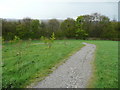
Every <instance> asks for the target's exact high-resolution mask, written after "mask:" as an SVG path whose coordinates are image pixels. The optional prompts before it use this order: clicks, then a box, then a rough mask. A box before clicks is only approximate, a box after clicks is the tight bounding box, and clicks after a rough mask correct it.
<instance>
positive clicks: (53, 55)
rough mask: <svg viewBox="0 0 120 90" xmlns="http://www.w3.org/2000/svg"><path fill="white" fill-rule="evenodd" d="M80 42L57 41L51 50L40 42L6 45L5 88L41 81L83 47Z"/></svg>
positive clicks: (3, 55) (4, 59) (3, 57)
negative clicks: (39, 79) (36, 80)
mask: <svg viewBox="0 0 120 90" xmlns="http://www.w3.org/2000/svg"><path fill="white" fill-rule="evenodd" d="M82 46H83V45H82V42H81V41H80V40H56V41H55V42H54V44H53V45H52V47H51V48H47V46H46V45H44V44H42V42H40V41H22V42H20V43H4V44H3V49H2V60H3V65H2V68H3V77H2V80H3V81H2V83H3V86H2V87H3V88H19V87H23V86H24V85H26V84H29V83H30V82H31V81H32V80H35V79H36V78H41V80H42V79H43V78H44V77H45V76H47V75H48V74H49V73H51V72H52V70H51V69H52V68H53V67H54V66H56V65H58V63H61V62H62V61H63V60H64V58H66V57H68V56H69V55H70V54H71V53H73V52H75V51H77V50H78V49H80V48H81V47H82Z"/></svg>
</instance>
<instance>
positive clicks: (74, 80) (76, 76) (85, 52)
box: [33, 43, 96, 88]
mask: <svg viewBox="0 0 120 90" xmlns="http://www.w3.org/2000/svg"><path fill="white" fill-rule="evenodd" d="M83 44H85V45H86V46H84V47H83V48H81V50H79V51H78V52H77V53H75V54H74V55H72V56H71V57H70V58H69V59H68V60H67V61H66V62H65V63H64V64H63V65H61V66H59V67H58V68H57V69H56V70H55V71H53V73H52V74H50V75H49V76H48V77H46V78H45V79H44V80H43V81H41V82H39V83H38V84H37V85H36V86H34V87H33V88H86V85H87V84H88V80H89V79H90V77H91V75H92V66H91V61H92V60H93V56H94V52H95V48H96V46H95V45H93V44H88V43H83Z"/></svg>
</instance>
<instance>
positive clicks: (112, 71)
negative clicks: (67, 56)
mask: <svg viewBox="0 0 120 90" xmlns="http://www.w3.org/2000/svg"><path fill="white" fill-rule="evenodd" d="M88 43H93V44H95V45H96V46H97V49H96V54H95V60H94V62H93V64H94V65H93V68H94V75H93V77H92V80H91V84H90V87H94V88H118V42H116V41H88Z"/></svg>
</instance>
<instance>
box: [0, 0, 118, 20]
mask: <svg viewBox="0 0 120 90" xmlns="http://www.w3.org/2000/svg"><path fill="white" fill-rule="evenodd" d="M118 1H119V0H0V18H17V19H19V18H24V17H31V18H37V19H48V18H60V19H65V18H67V17H71V18H74V17H76V16H78V15H82V14H91V13H93V12H98V13H101V14H105V15H107V14H108V15H109V13H110V12H111V13H112V14H111V16H109V17H110V18H117V12H118V10H117V5H116V6H115V4H111V6H110V5H108V4H106V5H103V6H102V7H100V6H101V5H100V6H99V5H95V6H94V5H93V4H88V6H86V5H87V4H85V5H83V4H81V3H82V2H87V3H88V2H118ZM92 5H93V6H94V7H93V6H92ZM98 6H99V7H98ZM104 7H105V8H106V10H103V9H105V8H104ZM108 8H109V10H108ZM102 10H103V11H102ZM108 11H110V12H108Z"/></svg>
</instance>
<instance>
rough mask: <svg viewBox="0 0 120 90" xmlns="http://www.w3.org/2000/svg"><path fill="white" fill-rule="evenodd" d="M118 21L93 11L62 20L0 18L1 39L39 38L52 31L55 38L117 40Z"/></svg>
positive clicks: (119, 25) (48, 35) (47, 35)
mask: <svg viewBox="0 0 120 90" xmlns="http://www.w3.org/2000/svg"><path fill="white" fill-rule="evenodd" d="M119 31H120V23H119V22H116V21H110V20H109V18H108V17H106V16H104V15H100V14H98V13H94V14H92V15H83V16H78V18H77V19H76V20H74V19H72V18H68V19H66V20H64V21H60V20H57V19H51V20H48V21H46V22H45V21H40V20H37V19H30V18H24V19H22V20H7V19H3V20H2V36H3V39H4V40H6V41H8V40H13V39H14V38H15V36H17V37H19V38H20V39H30V38H31V39H39V38H40V37H41V36H44V37H48V38H49V37H50V36H51V34H52V33H53V32H54V33H55V36H56V39H64V38H67V39H87V38H97V39H98V38H99V39H110V40H118V38H119V37H118V34H119V33H120V32H119Z"/></svg>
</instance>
